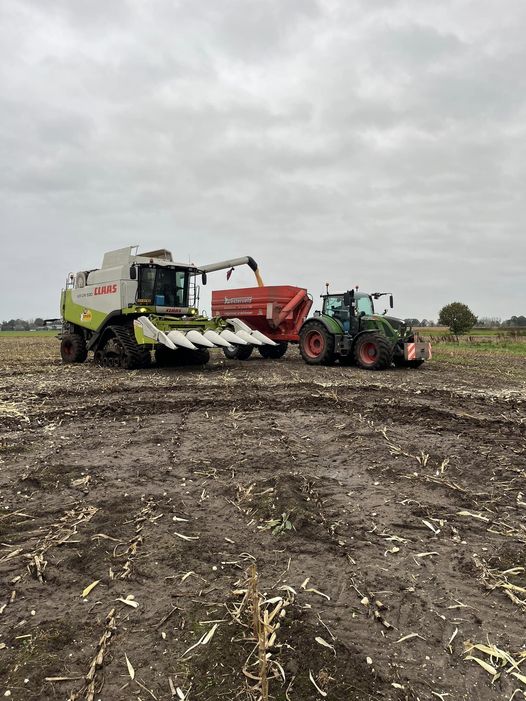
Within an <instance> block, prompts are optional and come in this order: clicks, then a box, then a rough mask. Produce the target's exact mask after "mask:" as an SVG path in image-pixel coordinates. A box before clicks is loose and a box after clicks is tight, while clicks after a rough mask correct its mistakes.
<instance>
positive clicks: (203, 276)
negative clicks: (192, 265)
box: [201, 273, 207, 285]
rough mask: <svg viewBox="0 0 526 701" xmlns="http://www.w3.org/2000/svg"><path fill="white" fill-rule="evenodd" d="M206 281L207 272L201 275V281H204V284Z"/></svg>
mask: <svg viewBox="0 0 526 701" xmlns="http://www.w3.org/2000/svg"><path fill="white" fill-rule="evenodd" d="M206 281H207V277H206V273H203V274H202V275H201V282H202V283H203V285H206Z"/></svg>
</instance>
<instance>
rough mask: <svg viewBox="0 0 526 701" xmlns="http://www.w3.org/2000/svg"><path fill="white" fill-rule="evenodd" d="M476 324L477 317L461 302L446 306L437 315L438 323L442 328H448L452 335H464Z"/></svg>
mask: <svg viewBox="0 0 526 701" xmlns="http://www.w3.org/2000/svg"><path fill="white" fill-rule="evenodd" d="M476 322H477V317H476V316H475V315H474V314H473V312H472V311H471V309H470V308H469V307H468V306H467V305H466V304H462V303H461V302H451V304H446V306H445V307H442V309H441V310H440V313H439V315H438V323H439V324H441V325H442V326H449V330H450V331H451V333H454V334H459V333H466V331H469V330H470V329H471V328H472V327H473V326H474V325H475V324H476Z"/></svg>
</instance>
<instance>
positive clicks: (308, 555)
mask: <svg viewBox="0 0 526 701" xmlns="http://www.w3.org/2000/svg"><path fill="white" fill-rule="evenodd" d="M57 352H58V348H57V342H56V341H55V340H54V339H50V338H33V339H19V338H5V339H0V391H1V400H2V403H1V405H0V425H1V433H0V697H3V696H8V697H9V696H10V698H11V699H17V700H18V699H20V700H21V699H43V700H47V699H61V700H64V701H65V700H66V699H68V700H69V701H74V700H77V699H78V700H90V699H101V700H103V701H109V700H113V699H115V700H117V699H118V700H120V699H123V700H124V699H142V700H143V701H147V700H149V699H159V700H164V699H179V700H180V701H182V700H183V699H186V700H187V701H196V700H197V699H203V700H216V699H225V700H227V701H231V700H232V701H233V700H234V699H239V700H240V701H243V700H244V699H257V698H258V697H262V698H265V695H266V690H265V684H266V682H265V675H267V682H268V698H271V699H276V700H280V701H286V700H288V701H311V700H315V699H323V698H325V699H327V701H366V700H367V701H368V700H371V699H379V700H380V699H381V700H383V699H392V700H399V701H401V700H403V699H407V700H410V701H415V700H416V699H420V700H421V701H424V700H425V701H436V699H443V701H460V700H468V699H469V700H481V701H482V700H485V699H491V700H494V701H509V700H510V699H515V701H518V700H519V699H521V698H526V694H525V692H526V637H525V621H526V615H525V614H526V570H525V568H526V548H525V544H526V525H525V524H526V479H525V477H526V466H525V465H526V460H525V458H526V421H525V412H524V401H525V399H526V370H525V360H524V358H522V359H521V358H518V357H515V358H514V357H511V356H510V357H508V358H507V359H506V360H504V359H503V357H501V356H490V355H487V354H486V355H480V356H478V355H476V354H475V353H468V354H464V355H460V354H456V355H452V356H451V357H447V356H445V355H444V356H442V357H440V358H439V359H438V360H434V361H432V362H429V363H428V364H426V365H424V367H423V368H422V369H420V370H418V371H414V370H409V371H407V370H401V369H397V370H394V369H393V370H392V371H387V372H383V373H370V372H366V371H360V370H357V369H355V368H340V367H338V366H335V367H333V368H320V369H316V368H311V367H308V366H306V365H304V364H303V363H302V362H300V360H299V357H298V354H297V351H296V350H295V349H293V350H291V351H289V353H288V354H287V356H286V357H285V358H284V359H283V360H282V361H277V362H276V361H265V360H262V359H259V357H255V358H254V359H251V360H250V361H248V362H244V363H242V362H228V361H226V360H223V357H222V355H219V354H218V355H213V359H212V362H211V363H210V364H209V365H208V366H207V367H205V368H204V369H202V370H200V369H195V368H183V369H173V370H164V369H163V370H157V369H153V368H152V369H151V370H147V371H134V372H126V371H120V370H108V369H100V368H97V367H95V366H94V365H92V364H91V363H87V364H86V365H84V366H75V367H72V366H67V367H64V366H62V365H61V364H60V363H59V361H58V360H57ZM94 583H96V584H95V585H94V586H92V587H91V589H90V585H93V584H94ZM258 610H259V618H260V619H261V620H265V621H266V622H267V625H266V627H264V626H263V625H262V624H261V623H257V618H256V619H255V613H257V611H258ZM256 637H258V641H256ZM265 643H266V645H267V649H266V650H264V649H263V647H264V645H265ZM473 646H478V647H473ZM477 660H478V661H477Z"/></svg>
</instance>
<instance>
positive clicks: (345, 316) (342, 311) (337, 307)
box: [323, 295, 349, 322]
mask: <svg viewBox="0 0 526 701" xmlns="http://www.w3.org/2000/svg"><path fill="white" fill-rule="evenodd" d="M323 313H324V314H326V315H327V316H332V318H333V319H338V321H344V322H345V321H348V320H349V308H348V307H346V306H345V304H344V301H343V295H332V296H329V297H326V298H325V303H324V305H323Z"/></svg>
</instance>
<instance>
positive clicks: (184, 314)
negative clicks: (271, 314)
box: [60, 246, 275, 369]
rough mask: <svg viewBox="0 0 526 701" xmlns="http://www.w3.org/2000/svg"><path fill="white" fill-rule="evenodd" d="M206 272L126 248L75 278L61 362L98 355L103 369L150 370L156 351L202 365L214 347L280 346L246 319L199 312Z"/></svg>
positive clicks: (67, 298) (159, 356) (161, 358)
mask: <svg viewBox="0 0 526 701" xmlns="http://www.w3.org/2000/svg"><path fill="white" fill-rule="evenodd" d="M246 260H248V258H247V259H236V262H239V261H246ZM250 261H251V262H252V263H253V264H254V265H255V262H254V261H253V259H252V258H250ZM229 263H231V261H224V262H223V263H219V264H215V266H214V265H211V266H208V269H209V270H212V269H221V266H226V265H228V264H229ZM218 266H219V267H218ZM206 267H207V266H205V268H199V267H197V266H195V265H192V264H187V263H178V262H176V261H174V260H173V258H172V254H171V253H170V251H167V250H166V249H164V248H163V249H159V250H156V251H148V252H146V253H137V247H136V246H127V247H126V248H121V249H118V250H116V251H110V252H109V253H106V254H105V255H104V258H103V261H102V266H101V267H100V268H98V269H96V270H83V271H80V272H77V273H70V274H69V275H68V278H67V280H66V286H65V288H64V289H63V290H62V294H61V298H60V310H61V315H62V333H61V336H60V338H61V347H60V352H61V356H62V360H63V361H64V362H65V363H82V362H84V361H85V360H86V358H87V356H88V352H89V351H93V353H94V357H95V361H96V362H97V363H99V364H101V365H105V366H110V367H122V368H127V369H133V368H140V367H146V366H148V365H149V364H150V360H151V351H152V350H154V351H155V358H156V361H157V364H158V365H202V364H204V363H206V362H208V360H209V349H210V348H214V347H222V348H233V347H236V346H238V345H239V346H247V345H257V346H261V345H269V346H273V345H275V343H274V341H272V340H271V339H269V338H267V337H266V336H265V335H264V334H262V333H259V332H257V331H254V330H253V329H251V328H250V327H249V326H248V325H247V324H245V323H244V322H243V321H241V320H240V319H228V320H225V319H221V318H217V317H216V318H213V319H210V318H208V317H207V316H206V315H204V314H199V312H198V309H197V304H198V303H199V286H198V284H197V282H196V280H197V276H198V275H201V276H202V283H203V284H206ZM256 269H257V266H256Z"/></svg>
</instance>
